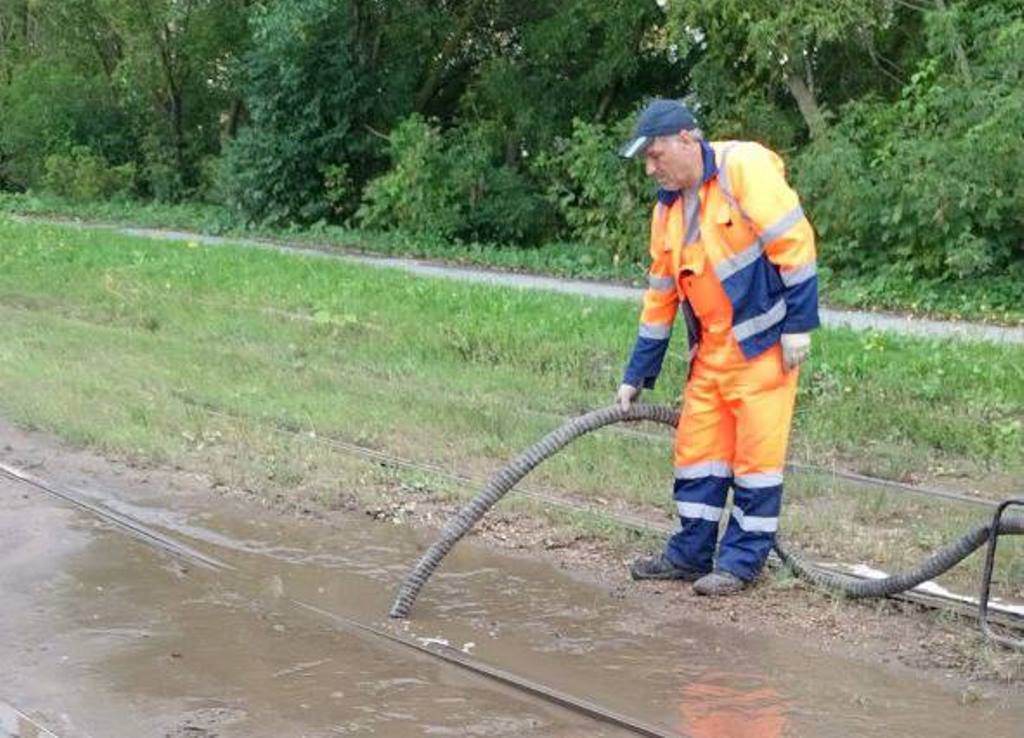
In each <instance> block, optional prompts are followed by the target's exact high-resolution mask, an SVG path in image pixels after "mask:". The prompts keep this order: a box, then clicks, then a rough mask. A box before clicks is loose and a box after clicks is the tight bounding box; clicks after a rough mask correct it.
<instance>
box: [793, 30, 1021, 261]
mask: <svg viewBox="0 0 1024 738" xmlns="http://www.w3.org/2000/svg"><path fill="white" fill-rule="evenodd" d="M978 33H979V36H978V38H977V39H976V43H977V47H978V48H979V49H981V50H982V53H981V54H980V55H979V58H978V59H976V60H975V61H974V69H975V72H974V74H975V75H977V79H976V80H975V82H974V84H973V85H963V84H960V83H959V82H958V80H957V79H956V78H955V75H956V74H957V73H958V72H957V71H956V70H955V69H954V68H952V67H950V66H949V65H946V64H943V63H940V61H939V60H938V59H931V60H928V61H926V62H924V63H922V64H921V66H920V67H919V68H918V69H917V71H916V72H915V73H914V74H913V75H912V77H911V79H910V81H909V82H908V83H907V85H906V86H905V87H904V89H903V91H902V94H901V97H900V99H899V100H898V101H897V102H896V103H895V104H893V103H892V102H889V101H884V100H865V101H862V102H858V103H855V104H851V105H848V106H846V107H845V108H844V109H843V114H842V117H841V123H840V124H839V125H837V126H836V127H835V128H834V129H833V131H832V132H831V133H830V135H828V136H827V137H825V138H823V139H821V140H819V141H815V142H814V143H813V144H811V145H810V146H808V147H807V148H806V149H805V150H804V151H803V152H801V154H800V155H799V157H798V158H797V160H796V167H795V172H796V176H795V179H796V182H797V185H798V187H799V189H800V190H801V192H802V194H803V195H804V196H805V199H806V200H807V203H808V211H809V212H810V213H811V219H812V221H813V222H814V223H815V225H816V226H817V228H818V230H819V232H820V233H821V235H822V241H823V251H825V255H824V256H823V261H824V262H826V263H828V264H830V265H831V266H832V267H833V268H834V269H836V270H837V271H838V272H840V273H845V274H849V275H853V276H857V275H866V274H871V273H875V274H882V275H886V274H887V275H890V276H892V277H898V278H901V279H902V278H905V277H909V276H913V277H915V278H925V279H944V280H960V279H968V278H980V277H993V276H997V275H1002V274H1005V273H1006V272H1007V271H1008V270H1011V269H1014V268H1017V269H1019V268H1020V267H1021V265H1022V262H1024V236H1022V235H1021V234H1024V211H1022V210H1021V207H1020V202H1021V199H1022V198H1024V149H1022V147H1021V145H1020V142H1021V137H1022V136H1024V95H1022V93H1021V83H1022V81H1024V21H1018V22H1016V23H1010V24H1000V25H996V26H993V27H991V28H989V29H988V30H987V32H985V31H983V29H979V30H978Z"/></svg>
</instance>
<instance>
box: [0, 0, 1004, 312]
mask: <svg viewBox="0 0 1024 738" xmlns="http://www.w3.org/2000/svg"><path fill="white" fill-rule="evenodd" d="M653 95H662V96H676V97H684V96H685V97H686V98H687V99H688V100H689V101H690V102H691V104H692V105H693V106H694V107H695V108H697V109H698V111H699V114H700V117H701V119H702V121H703V125H704V128H705V129H706V131H707V132H708V134H709V135H711V136H712V137H717V138H728V137H750V138H755V139H758V140H762V141H764V142H765V143H767V144H768V145H770V146H772V147H774V148H776V149H778V150H780V151H782V152H783V153H784V155H785V156H786V157H787V159H788V161H789V164H790V170H791V176H792V179H793V180H794V182H795V184H796V186H797V187H798V189H799V190H800V191H801V193H802V195H803V197H804V200H805V204H806V206H807V210H808V212H809V213H810V214H811V217H812V221H813V222H814V223H815V225H816V226H817V228H818V230H819V232H820V234H821V259H820V263H821V265H822V267H823V269H826V270H828V272H829V274H830V276H831V277H832V283H831V284H832V286H833V287H834V288H835V289H836V292H835V294H836V295H838V296H839V299H842V300H843V301H846V302H854V303H858V302H859V304H867V305H869V306H891V307H904V308H906V307H910V306H911V305H914V304H917V305H919V306H921V307H923V308H925V309H932V310H943V309H948V310H949V311H951V312H961V310H960V309H959V307H952V308H950V303H951V302H952V303H953V304H954V305H957V304H958V302H962V303H966V308H967V309H968V310H970V308H971V304H970V303H984V304H985V305H987V306H989V310H982V311H981V312H982V313H986V314H992V315H998V314H999V313H1000V312H1003V313H1013V312H1014V311H1019V310H1021V306H1022V299H1024V298H1022V297H1021V291H1020V290H1019V289H1018V288H1017V285H1019V284H1020V282H1021V280H1022V279H1024V237H1022V233H1024V215H1022V214H1021V209H1020V207H1019V202H1020V201H1021V199H1022V195H1024V174H1022V172H1024V149H1022V147H1021V146H1020V141H1021V137H1022V135H1024V14H1022V11H1021V8H1020V5H1019V3H1012V2H1009V0H995V1H993V0H985V1H982V0H934V2H932V1H931V0H928V1H926V2H915V3H908V2H894V1H893V0H870V1H869V2H860V1H855V0H843V1H842V2H829V3H823V2H820V0H795V1H794V2H790V3H786V4H784V5H780V4H778V3H767V2H760V1H759V2H753V3H751V2H749V1H748V0H743V1H742V2H741V1H740V0H712V1H711V2H704V3H699V4H697V3H686V2H682V0H666V1H665V2H655V1H654V0H643V2H634V1H632V0H613V1H611V2H596V1H595V0H569V1H568V2H555V1H554V0H542V1H541V2H533V3H521V2H517V1H516V0H456V1H453V2H444V3H433V2H425V1H422V0H415V1H413V2H405V3H378V2H368V0H343V1H338V0H297V1H296V2H288V3H270V2H252V1H251V0H218V1H217V2H214V1H213V0H159V1H157V2H148V3H138V2H135V1H134V0H31V1H30V0H0V190H8V191H25V190H31V191H33V192H40V191H42V190H47V191H49V192H51V193H57V194H60V195H63V196H64V197H67V198H71V199H73V200H77V201H80V202H84V201H87V200H95V199H101V200H102V199H109V198H125V197H132V198H140V199H143V200H155V201H157V202H159V203H188V202H201V203H206V204H215V205H219V206H222V207H223V208H225V210H224V212H225V214H226V215H225V216H223V217H221V216H218V220H219V221H221V223H224V224H230V225H231V226H234V227H250V228H256V229H259V228H266V227H274V228H283V229H291V228H293V227H302V228H309V227H312V228H314V229H315V230H322V229H324V228H329V227H333V226H343V227H345V228H347V229H349V230H350V231H352V230H357V229H371V230H377V229H384V230H388V231H393V232H399V233H401V234H402V236H401V239H404V240H405V241H407V242H415V243H417V244H422V243H424V242H429V243H432V244H434V243H440V242H444V243H450V242H456V244H481V245H480V246H476V247H468V250H471V249H472V248H476V249H477V250H479V249H487V250H494V249H496V248H499V249H502V250H504V251H519V252H528V251H530V250H532V249H536V248H539V247H541V246H543V245H546V244H581V243H582V244H585V245H586V247H587V248H588V249H590V250H592V251H593V252H594V253H597V254H598V256H597V257H595V261H596V262H598V263H600V264H611V265H612V266H613V267H614V266H616V265H618V264H621V263H627V264H633V263H640V262H643V260H644V258H645V252H646V245H645V241H646V239H645V238H644V235H643V231H644V222H645V220H646V210H647V203H648V202H649V200H650V189H649V185H648V184H647V183H645V182H644V181H643V177H642V174H641V173H640V172H639V171H638V169H637V167H636V166H635V164H634V165H632V166H630V165H628V164H624V163H622V162H620V161H618V160H616V158H615V156H614V153H613V151H614V149H615V146H616V144H617V143H618V142H619V141H620V140H621V139H622V136H623V134H624V131H625V129H627V128H628V127H629V122H630V120H631V118H632V116H633V114H634V112H635V110H636V108H637V107H638V106H639V105H640V104H641V103H642V101H643V100H644V99H645V98H647V97H649V96H653ZM416 248H420V247H419V246H417V247H416ZM456 248H462V247H461V246H457V247H456ZM501 258H506V257H501ZM523 258H524V259H526V260H529V259H531V258H533V257H523ZM584 266H586V265H584ZM950 292H953V293H955V294H958V295H963V296H964V297H963V299H962V300H958V299H956V298H955V299H953V300H950V299H949V298H948V297H947V296H948V295H949V294H950Z"/></svg>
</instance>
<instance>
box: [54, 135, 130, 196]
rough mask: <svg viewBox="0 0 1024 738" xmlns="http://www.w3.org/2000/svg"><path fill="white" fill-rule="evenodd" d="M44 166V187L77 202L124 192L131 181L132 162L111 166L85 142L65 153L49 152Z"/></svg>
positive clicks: (125, 192)
mask: <svg viewBox="0 0 1024 738" xmlns="http://www.w3.org/2000/svg"><path fill="white" fill-rule="evenodd" d="M45 168H46V173H45V175H44V177H43V184H44V186H45V188H46V189H47V190H48V191H50V192H52V193H53V194H55V195H60V196H61V197H66V198H68V199H71V200H75V201H77V202H88V201H93V200H101V199H106V198H110V197H115V196H126V195H128V194H129V193H130V191H131V189H132V187H133V184H134V181H135V165H134V164H131V163H128V164H121V165H118V166H111V165H110V164H109V163H108V162H107V160H106V159H105V158H103V157H102V156H100V155H99V154H95V153H93V152H92V150H91V149H90V148H89V147H88V146H75V147H73V148H72V149H71V151H70V152H69V153H67V154H50V155H49V156H48V157H46V165H45Z"/></svg>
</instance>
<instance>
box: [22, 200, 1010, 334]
mask: <svg viewBox="0 0 1024 738" xmlns="http://www.w3.org/2000/svg"><path fill="white" fill-rule="evenodd" d="M18 219H19V220H23V221H34V222H45V223H53V224H59V225H73V226H77V227H82V228H96V229H101V230H112V231H116V232H118V233H123V234H126V235H132V236H140V237H143V238H153V239H167V240H178V241H195V242H197V243H201V244H205V245H208V246H223V245H226V244H235V245H240V246H245V247H251V248H261V249H272V250H276V251H281V252H287V253H299V254H305V255H307V256H318V257H328V258H338V259H345V260H348V261H353V262H357V263H361V264H367V265H370V266H375V267H380V268H386V269H398V270H402V271H406V272H410V273H412V274H416V275H419V276H423V277H432V278H443V279H454V280H459V281H465V282H475V283H481V284H494V285H501V286H506V287H518V288H521V289H536V290H546V291H549V292H558V293H562V294H570V295H583V296H586V297H597V298H603V299H613V300H626V301H630V302H636V303H638V304H639V302H640V299H641V295H642V294H643V293H642V290H640V289H637V288H635V287H627V286H623V285H616V284H609V283H607V282H594V281H586V280H576V279H561V278H556V277H543V276H536V275H530V274H515V273H509V272H502V271H497V270H489V269H479V268H467V267H455V266H450V265H446V264H441V263H437V262H431V261H427V260H423V259H405V258H397V257H386V256H372V255H367V254H357V253H350V252H346V251H344V250H342V249H339V248H337V247H335V246H328V245H320V244H313V245H304V244H295V243H287V242H283V241H273V240H269V239H245V238H230V237H227V238H225V237H221V236H210V235H206V234H202V233H194V232H190V231H180V230H164V229H156V228H133V227H127V226H118V225H111V224H89V223H82V222H80V221H73V220H62V219H42V218H27V217H20V216H19V218H18ZM821 320H822V324H823V325H825V326H827V327H844V328H850V329H852V330H856V331H867V330H875V331H884V332H891V333H898V334H901V335H907V336H919V337H925V338H950V339H962V340H973V341H987V342H992V343H1009V344H1024V326H1017V327H1005V326H993V325H984V324H979V323H970V322H966V321H955V320H931V319H928V318H917V317H913V316H906V315H898V314H894V313H881V312H867V311H861V310H833V309H828V308H823V309H822V310H821Z"/></svg>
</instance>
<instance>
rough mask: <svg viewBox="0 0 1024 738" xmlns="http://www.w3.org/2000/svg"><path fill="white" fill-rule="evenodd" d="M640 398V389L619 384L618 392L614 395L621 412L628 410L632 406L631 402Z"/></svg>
mask: <svg viewBox="0 0 1024 738" xmlns="http://www.w3.org/2000/svg"><path fill="white" fill-rule="evenodd" d="M639 397H640V389H639V388H638V387H634V386H633V385H631V384H620V385H619V391H618V392H616V393H615V402H617V403H618V404H619V407H620V408H622V409H623V410H629V406H630V405H632V404H633V400H636V399H638V398H639Z"/></svg>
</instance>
